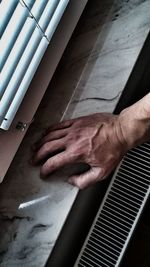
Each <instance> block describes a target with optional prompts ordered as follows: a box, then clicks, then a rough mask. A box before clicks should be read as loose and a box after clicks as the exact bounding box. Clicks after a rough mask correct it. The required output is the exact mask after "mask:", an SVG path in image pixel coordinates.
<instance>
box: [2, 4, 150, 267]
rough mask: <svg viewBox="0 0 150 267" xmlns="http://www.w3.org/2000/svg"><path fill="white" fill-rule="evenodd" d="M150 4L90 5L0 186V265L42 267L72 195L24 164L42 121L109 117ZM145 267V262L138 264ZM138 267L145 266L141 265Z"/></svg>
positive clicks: (61, 182) (149, 23)
mask: <svg viewBox="0 0 150 267" xmlns="http://www.w3.org/2000/svg"><path fill="white" fill-rule="evenodd" d="M149 18H150V1H148V0H147V1H142V0H139V1H138V0H137V1H136V0H134V1H133V0H129V1H121V0H119V1H111V0H107V1H104V0H103V1H99V0H96V1H92V0H91V1H89V3H88V5H87V8H86V10H85V12H84V14H83V16H82V18H81V20H80V22H79V25H78V26H77V29H76V31H75V33H74V35H73V37H72V39H71V41H70V43H69V46H68V48H67V50H66V52H65V54H64V56H63V58H62V60H61V63H60V65H59V67H58V69H57V71H56V74H55V76H54V78H53V81H52V82H51V84H50V86H49V88H48V91H47V93H46V95H45V97H44V99H43V101H42V103H41V105H40V108H39V110H38V113H37V116H36V119H35V122H34V123H33V125H32V126H31V127H30V129H29V131H28V133H27V135H26V137H25V139H24V141H23V143H22V145H21V147H20V149H19V150H18V152H17V154H16V157H15V159H14V161H13V163H12V165H11V167H10V169H9V171H8V173H7V177H6V178H5V180H4V182H3V183H2V184H1V185H0V267H17V266H18V267H20V266H22V267H29V266H30V267H39V266H40V267H43V266H44V265H45V262H46V260H47V258H48V256H49V254H50V251H51V249H52V248H53V245H54V243H55V241H56V239H57V236H58V234H59V232H60V230H61V228H62V226H63V223H64V221H65V219H66V216H67V214H68V212H69V210H70V208H71V205H72V203H73V201H74V199H75V196H76V194H77V192H78V190H77V188H75V187H72V186H71V185H69V184H68V183H67V178H68V177H67V176H68V175H67V174H66V173H65V171H60V172H58V173H57V175H56V174H55V175H52V176H51V177H50V178H49V179H48V180H41V179H40V178H39V168H33V167H31V166H30V164H29V162H28V160H29V158H30V156H31V154H32V152H31V149H30V147H31V145H32V144H33V143H34V142H35V141H36V140H37V139H38V138H39V137H40V135H41V133H42V131H43V130H44V129H45V127H47V126H48V125H49V124H52V123H55V122H56V121H59V120H61V119H64V118H73V117H77V116H81V115H86V114H89V113H94V112H102V111H108V112H112V111H113V110H114V108H115V106H116V103H117V101H118V99H119V96H120V94H121V92H122V90H123V88H124V86H125V83H126V81H127V79H128V77H129V74H130V72H131V70H132V68H133V65H134V63H135V61H136V59H137V56H138V54H139V52H140V50H141V47H142V45H143V43H144V40H145V38H146V36H147V34H148V31H149V27H150V19H149ZM142 266H144V265H142ZM144 267H145V266H144Z"/></svg>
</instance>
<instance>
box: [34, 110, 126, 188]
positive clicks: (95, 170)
mask: <svg viewBox="0 0 150 267" xmlns="http://www.w3.org/2000/svg"><path fill="white" fill-rule="evenodd" d="M120 123H121V121H120V117H119V116H116V115H112V114H109V113H97V114H93V115H89V116H86V117H80V118H77V119H73V120H68V121H64V122H61V123H58V124H57V125H54V126H51V127H49V128H48V129H47V131H46V133H45V136H44V137H42V139H41V140H39V141H38V142H37V143H36V144H35V146H34V153H35V154H34V156H33V160H32V162H33V164H35V165H36V164H40V163H41V165H42V166H41V177H46V176H48V175H49V174H50V173H52V172H54V171H56V170H57V169H58V168H61V167H63V166H64V165H68V164H72V163H87V164H88V165H89V166H90V169H89V170H88V171H86V172H85V173H83V174H80V175H73V176H72V177H70V179H69V182H70V183H72V184H74V185H76V186H77V187H79V188H80V189H81V188H85V187H87V186H88V185H90V184H94V183H96V182H98V181H100V180H102V179H104V178H106V177H107V176H108V175H109V174H110V172H111V171H112V170H113V169H114V168H115V167H116V166H117V164H118V163H119V161H120V160H121V159H122V157H123V155H124V154H125V153H126V151H127V150H128V148H129V147H128V144H127V142H126V140H125V138H124V136H123V134H122V129H121V125H120Z"/></svg>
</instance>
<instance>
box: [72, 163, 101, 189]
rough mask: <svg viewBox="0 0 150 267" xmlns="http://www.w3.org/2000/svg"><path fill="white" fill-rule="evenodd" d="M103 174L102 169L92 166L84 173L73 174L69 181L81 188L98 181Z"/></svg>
mask: <svg viewBox="0 0 150 267" xmlns="http://www.w3.org/2000/svg"><path fill="white" fill-rule="evenodd" d="M103 176H104V171H103V169H102V168H100V167H92V168H91V169H90V170H88V171H87V172H85V173H82V174H80V175H73V176H71V177H70V178H69V183H70V184H73V185H75V186H77V187H78V188H80V189H83V188H85V187H87V186H89V185H92V184H94V183H96V182H98V181H100V180H101V179H102V178H103Z"/></svg>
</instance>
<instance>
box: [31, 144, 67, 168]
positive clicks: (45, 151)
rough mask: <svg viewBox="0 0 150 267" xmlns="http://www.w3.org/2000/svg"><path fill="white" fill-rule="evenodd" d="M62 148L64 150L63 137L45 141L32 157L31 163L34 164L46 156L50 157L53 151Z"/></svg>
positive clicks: (60, 150)
mask: <svg viewBox="0 0 150 267" xmlns="http://www.w3.org/2000/svg"><path fill="white" fill-rule="evenodd" d="M63 150H65V145H64V141H63V139H61V140H56V141H51V142H48V143H45V144H44V145H43V146H42V147H41V148H40V149H39V151H37V153H36V154H35V155H34V157H33V158H32V163H33V164H35V165H36V164H38V163H39V162H40V161H42V160H44V159H45V158H47V157H48V156H49V157H51V156H52V155H53V154H54V153H55V154H56V153H60V152H62V151H63Z"/></svg>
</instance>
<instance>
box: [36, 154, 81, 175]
mask: <svg viewBox="0 0 150 267" xmlns="http://www.w3.org/2000/svg"><path fill="white" fill-rule="evenodd" d="M75 161H76V158H75V156H74V155H73V156H70V153H68V152H67V151H64V152H61V153H59V154H58V155H56V156H54V157H52V158H49V159H48V160H47V161H46V162H45V164H44V165H43V166H42V167H41V177H42V178H43V177H46V176H48V175H49V174H50V173H52V172H54V171H56V170H58V169H59V168H61V167H63V166H65V165H67V164H71V163H74V162H75Z"/></svg>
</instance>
